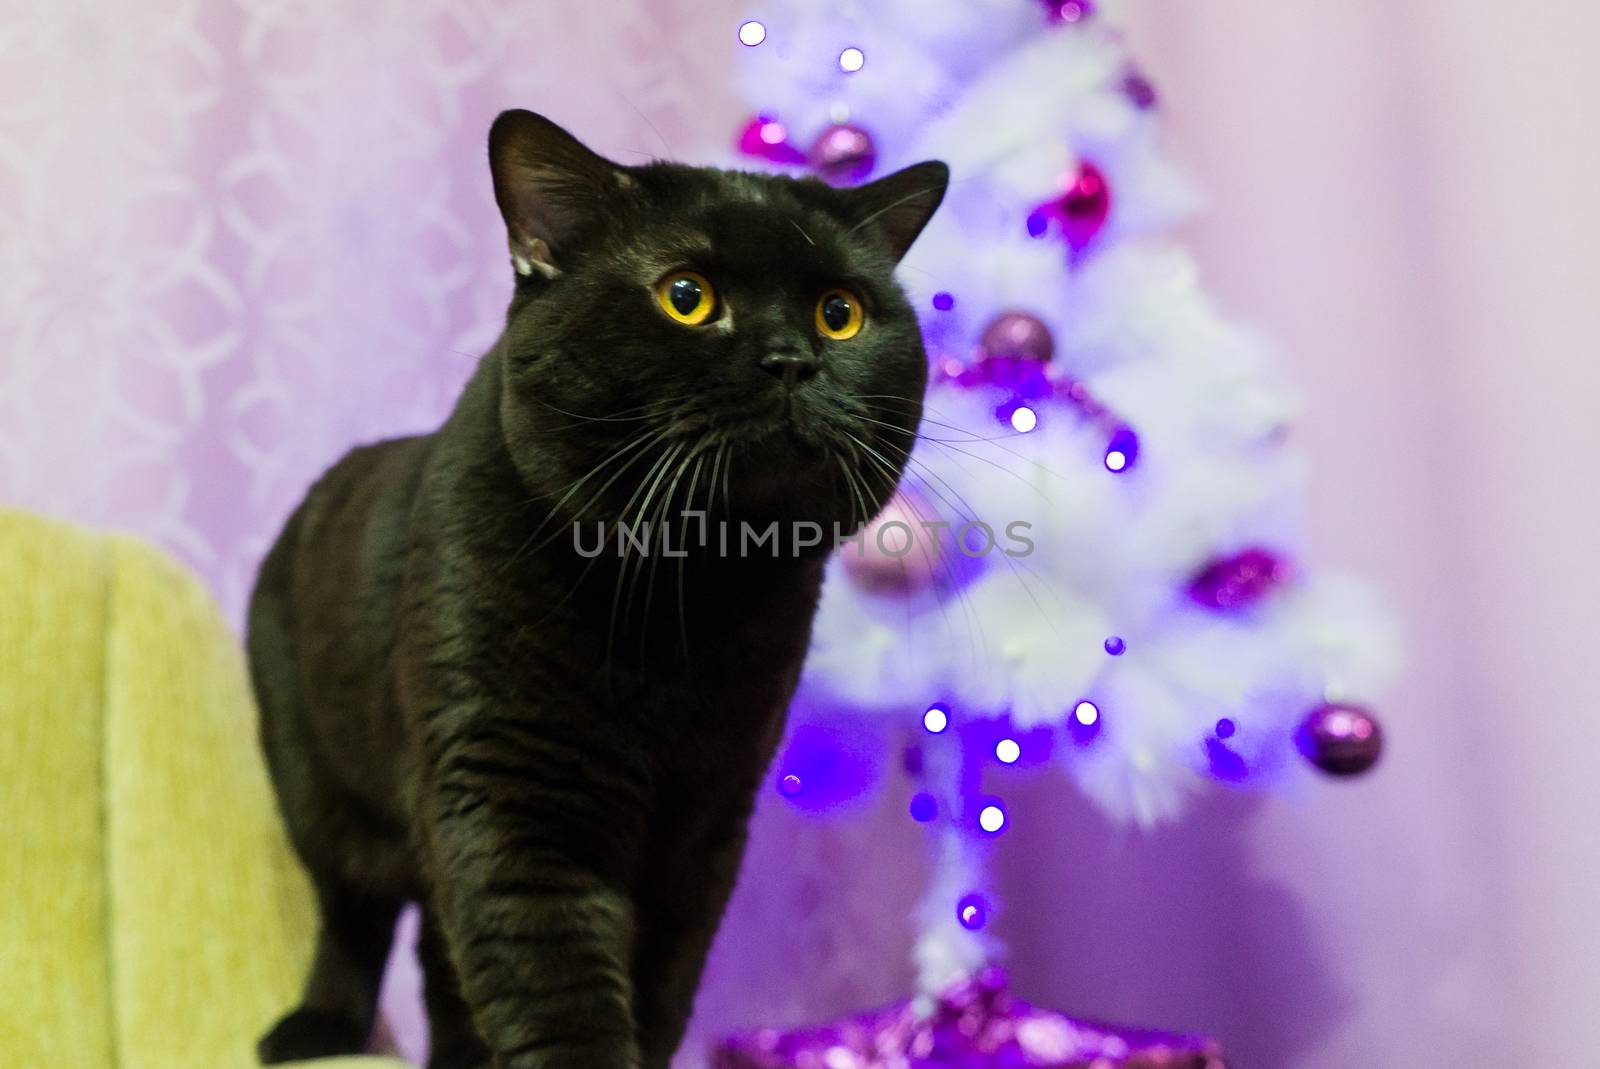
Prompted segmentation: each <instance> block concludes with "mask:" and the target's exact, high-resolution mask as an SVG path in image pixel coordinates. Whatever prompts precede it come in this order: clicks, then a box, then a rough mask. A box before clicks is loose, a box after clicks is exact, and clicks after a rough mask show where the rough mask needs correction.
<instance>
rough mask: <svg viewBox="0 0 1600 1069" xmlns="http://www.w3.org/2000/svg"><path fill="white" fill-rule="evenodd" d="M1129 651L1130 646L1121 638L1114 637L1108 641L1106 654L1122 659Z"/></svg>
mask: <svg viewBox="0 0 1600 1069" xmlns="http://www.w3.org/2000/svg"><path fill="white" fill-rule="evenodd" d="M1127 649H1128V644H1127V643H1126V642H1124V641H1122V639H1121V637H1120V636H1117V635H1112V636H1111V637H1110V638H1108V639H1106V652H1107V653H1109V654H1111V656H1113V657H1121V656H1122V655H1123V653H1125V652H1126V651H1127Z"/></svg>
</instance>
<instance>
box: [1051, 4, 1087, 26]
mask: <svg viewBox="0 0 1600 1069" xmlns="http://www.w3.org/2000/svg"><path fill="white" fill-rule="evenodd" d="M1044 11H1045V17H1046V19H1048V20H1049V21H1050V22H1052V23H1062V22H1067V23H1071V22H1081V21H1083V20H1084V19H1086V18H1088V17H1089V16H1090V15H1093V14H1094V0H1044Z"/></svg>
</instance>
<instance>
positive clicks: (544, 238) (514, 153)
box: [489, 110, 629, 278]
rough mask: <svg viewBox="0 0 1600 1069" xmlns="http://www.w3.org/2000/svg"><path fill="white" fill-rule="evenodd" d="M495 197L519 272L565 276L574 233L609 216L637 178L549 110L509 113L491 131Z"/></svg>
mask: <svg viewBox="0 0 1600 1069" xmlns="http://www.w3.org/2000/svg"><path fill="white" fill-rule="evenodd" d="M489 170H490V172H491V173H492V174H493V176H494V199H495V202H496V203H497V204H499V205H500V214H501V216H502V217H503V218H504V219H505V221H506V237H507V239H508V240H509V242H510V244H511V262H512V264H513V265H515V267H516V269H517V273H518V274H519V275H531V274H534V273H535V272H537V273H539V274H541V275H544V276H545V277H546V278H553V277H554V276H556V275H558V274H560V273H561V265H562V264H563V263H564V262H565V257H566V255H567V254H568V253H569V251H570V249H569V248H568V243H569V242H570V241H571V240H572V238H573V237H574V235H576V234H578V233H579V232H580V231H582V230H583V229H584V228H585V227H586V226H588V225H589V224H590V223H592V222H594V221H595V220H597V219H599V218H600V217H601V216H602V213H603V212H604V211H605V207H606V205H607V203H608V202H609V201H610V200H611V199H612V198H613V197H614V196H615V195H616V194H618V193H619V192H621V190H622V189H624V188H626V186H627V185H628V183H629V179H628V177H627V175H626V174H624V173H623V169H622V168H621V167H620V166H618V165H617V164H615V163H612V162H611V161H610V160H608V159H606V158H605V157H604V156H600V155H597V154H595V153H593V152H591V151H589V149H588V148H586V147H585V146H584V145H583V143H582V142H581V141H579V140H578V139H577V138H575V137H573V136H572V135H571V134H569V133H567V132H566V131H565V130H563V129H562V128H561V127H559V126H557V125H556V124H555V123H553V122H551V121H550V120H549V119H546V118H545V117H544V116H543V115H535V114H534V113H533V112H531V111H521V110H517V111H506V112H501V113H500V117H499V118H497V119H495V121H494V125H493V126H491V127H490V128H489Z"/></svg>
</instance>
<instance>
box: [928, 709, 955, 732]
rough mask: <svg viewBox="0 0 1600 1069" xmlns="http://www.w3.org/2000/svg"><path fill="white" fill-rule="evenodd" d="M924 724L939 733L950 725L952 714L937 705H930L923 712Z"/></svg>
mask: <svg viewBox="0 0 1600 1069" xmlns="http://www.w3.org/2000/svg"><path fill="white" fill-rule="evenodd" d="M922 726H923V727H925V728H927V729H928V730H929V731H931V732H933V733H934V734H935V735H937V734H939V732H941V731H943V730H944V729H945V728H947V727H949V726H950V714H949V713H947V712H945V711H944V710H943V709H941V708H939V706H937V705H930V706H929V707H928V711H927V712H925V713H923V714H922Z"/></svg>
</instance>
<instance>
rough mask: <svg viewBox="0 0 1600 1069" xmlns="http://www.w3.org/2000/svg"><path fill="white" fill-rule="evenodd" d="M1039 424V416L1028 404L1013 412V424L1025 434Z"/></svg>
mask: <svg viewBox="0 0 1600 1069" xmlns="http://www.w3.org/2000/svg"><path fill="white" fill-rule="evenodd" d="M1038 425H1039V417H1038V416H1036V415H1034V413H1033V409H1031V408H1029V407H1028V406H1027V405H1023V406H1021V407H1020V408H1018V409H1017V410H1016V411H1015V412H1013V413H1011V426H1012V427H1013V428H1015V429H1016V430H1019V431H1021V432H1022V433H1023V434H1027V433H1028V432H1029V431H1031V430H1033V429H1034V428H1035V427H1037V426H1038Z"/></svg>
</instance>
